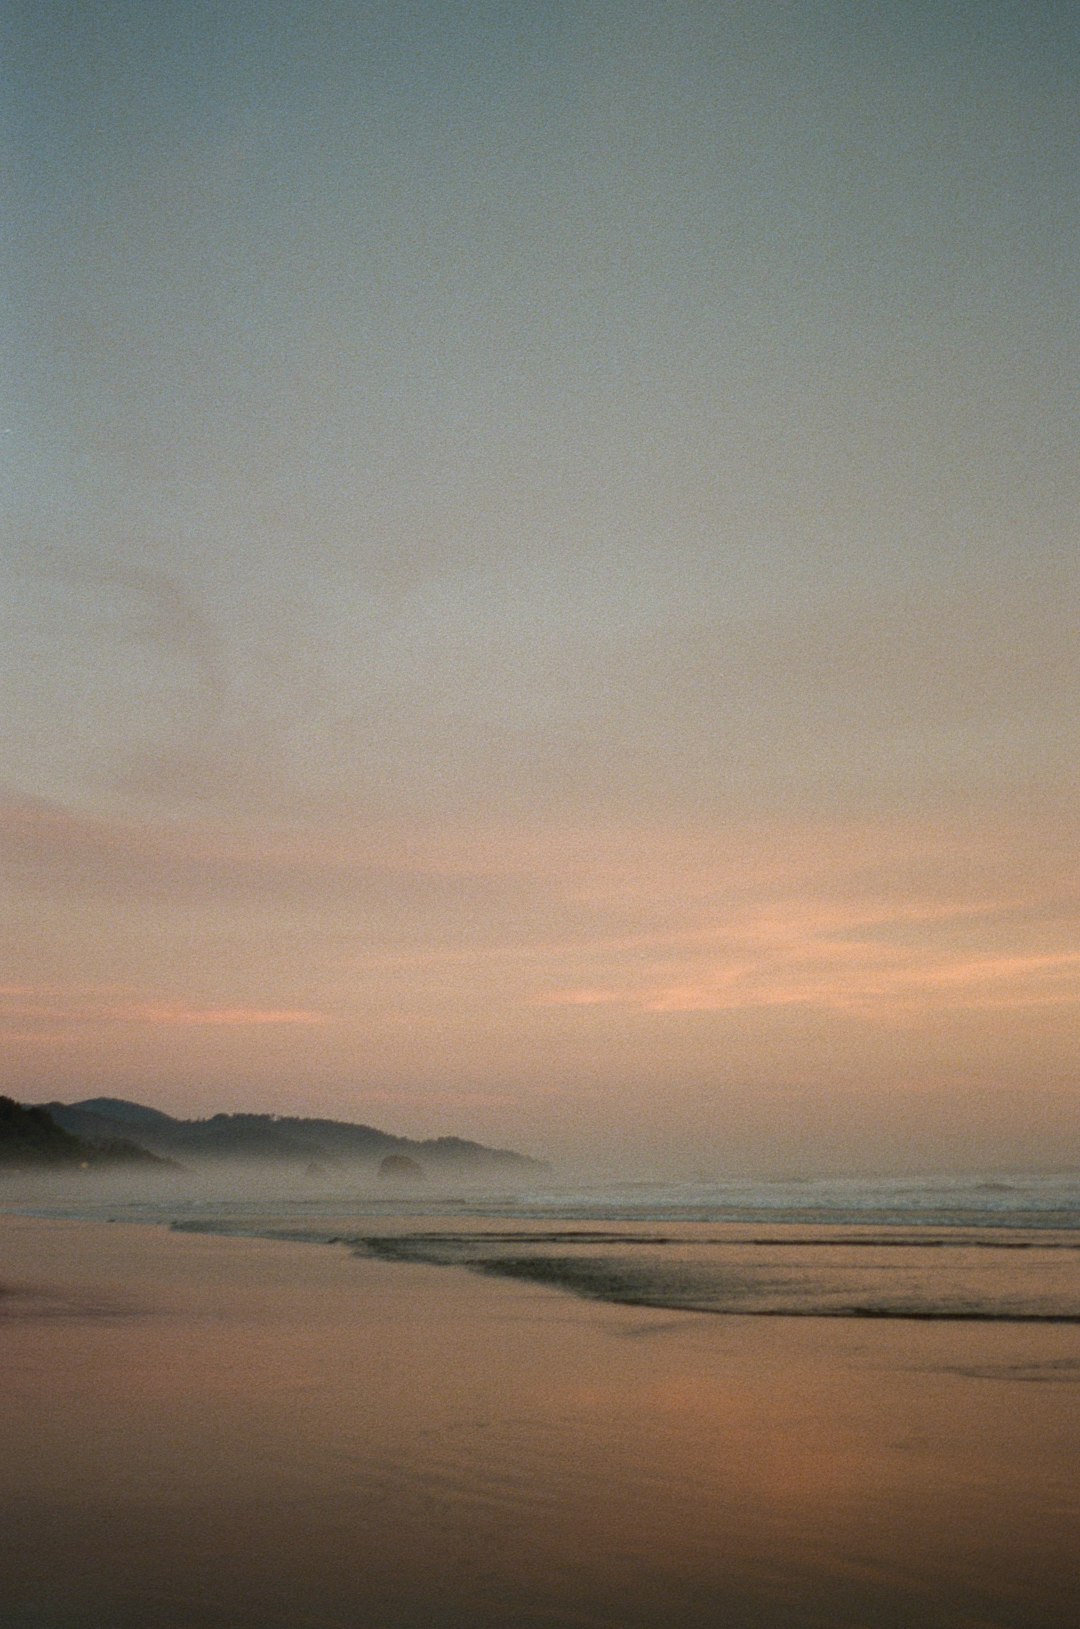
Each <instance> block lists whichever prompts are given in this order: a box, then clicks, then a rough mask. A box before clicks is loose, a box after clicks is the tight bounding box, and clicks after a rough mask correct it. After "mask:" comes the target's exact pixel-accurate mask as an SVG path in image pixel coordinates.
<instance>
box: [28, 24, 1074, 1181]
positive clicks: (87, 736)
mask: <svg viewBox="0 0 1080 1629" xmlns="http://www.w3.org/2000/svg"><path fill="white" fill-rule="evenodd" d="M0 31H2V37H0V61H2V62H3V64H4V67H3V70H2V71H3V76H4V83H3V94H2V96H0V146H2V149H3V152H4V155H5V157H4V163H3V175H2V182H0V186H2V192H0V198H2V220H3V246H2V282H0V297H2V317H0V343H2V346H3V355H2V361H0V379H2V384H0V465H2V471H3V474H2V482H3V485H2V497H0V515H2V521H3V532H2V540H0V554H2V563H0V588H2V592H0V602H2V608H0V673H2V682H3V705H2V708H0V866H2V878H3V892H4V899H5V906H4V911H3V925H2V938H0V1040H2V1051H3V1055H4V1058H5V1059H6V1063H5V1068H4V1071H3V1085H2V1086H0V1089H2V1090H4V1091H6V1092H7V1093H8V1094H9V1095H13V1096H16V1097H18V1098H20V1099H21V1100H23V1101H40V1100H46V1099H49V1098H62V1099H64V1100H66V1101H70V1100H75V1099H79V1098H85V1097H90V1096H96V1095H101V1094H109V1095H116V1096H124V1097H131V1098H135V1099H137V1100H139V1101H142V1102H145V1103H148V1104H152V1105H153V1106H155V1107H158V1108H162V1109H165V1110H167V1111H169V1112H171V1113H174V1114H182V1115H203V1114H210V1113H214V1112H218V1111H222V1110H224V1111H233V1110H241V1109H258V1110H264V1111H267V1112H273V1113H282V1114H312V1115H329V1116H333V1117H337V1118H343V1119H351V1120H360V1121H364V1122H366V1123H369V1124H374V1125H378V1126H380V1127H382V1128H384V1129H387V1130H391V1131H395V1132H399V1133H403V1134H405V1135H410V1136H434V1135H441V1134H445V1133H453V1134H457V1135H462V1136H467V1137H474V1138H477V1139H479V1140H481V1141H484V1142H489V1143H495V1144H498V1145H500V1146H511V1147H516V1148H520V1149H523V1150H525V1151H527V1152H530V1153H534V1154H537V1155H541V1156H543V1157H546V1158H549V1159H552V1160H554V1161H556V1162H557V1163H559V1162H561V1163H562V1165H563V1166H565V1167H566V1168H570V1167H571V1166H572V1167H573V1168H575V1169H588V1170H595V1171H597V1172H600V1171H606V1170H608V1169H615V1168H618V1169H625V1170H633V1171H640V1172H641V1173H642V1174H650V1173H655V1174H662V1175H682V1176H699V1175H701V1176H710V1177H711V1176H717V1177H722V1176H726V1175H732V1174H736V1175H744V1174H749V1175H753V1174H759V1173H769V1174H793V1173H794V1174H803V1173H807V1174H815V1173H819V1172H848V1171H850V1172H878V1171H920V1170H934V1171H940V1170H944V1169H965V1170H966V1169H977V1168H983V1167H986V1168H990V1167H993V1168H1000V1167H1002V1166H1005V1165H1018V1166H1024V1165H1050V1166H1060V1165H1062V1164H1069V1163H1075V1162H1077V1161H1080V1112H1078V1091H1077V1087H1078V1067H1077V1055H1078V1046H1080V934H1078V932H1077V925H1078V918H1080V909H1078V854H1080V843H1078V837H1080V831H1078V814H1077V810H1078V793H1080V784H1078V779H1080V777H1078V768H1077V765H1078V762H1080V739H1078V737H1080V649H1078V646H1080V632H1078V630H1080V593H1078V586H1080V585H1078V577H1080V570H1078V562H1080V552H1078V549H1077V516H1078V514H1080V459H1078V458H1077V455H1076V449H1077V445H1078V441H1080V436H1078V432H1080V396H1078V393H1077V390H1076V379H1077V377H1078V364H1080V356H1078V349H1080V323H1078V315H1080V163H1078V162H1077V154H1078V150H1080V73H1078V70H1080V12H1078V11H1077V8H1076V7H1075V6H1073V5H1071V4H1065V3H1055V0H1044V3H1041V4H1039V5H1031V4H1030V0H1023V3H1020V0H1018V3H1015V4H1014V3H1011V0H949V3H946V0H908V3H906V4H904V5H891V4H883V3H877V0H799V3H794V0H756V3H755V0H730V3H725V4H719V3H718V4H715V5H698V4H690V3H689V0H686V3H678V4H675V3H668V0H620V3H617V4H616V3H609V0H590V3H588V4H582V3H581V0H573V3H572V0H532V3H530V4H528V5H524V4H510V3H505V0H371V3H365V0H349V3H343V0H303V3H302V4H301V3H298V0H297V3H294V0H257V3H256V0H96V3H94V4H92V5H91V4H88V3H75V0H55V3H52V4H50V5H48V6H41V5H39V4H36V3H34V4H31V3H27V0H8V4H7V5H6V6H5V7H4V11H3V17H2V20H0Z"/></svg>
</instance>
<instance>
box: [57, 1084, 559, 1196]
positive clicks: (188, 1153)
mask: <svg viewBox="0 0 1080 1629" xmlns="http://www.w3.org/2000/svg"><path fill="white" fill-rule="evenodd" d="M44 1108H45V1109H46V1110H47V1111H48V1113H49V1114H50V1115H51V1116H52V1118H53V1120H54V1121H55V1122H56V1124H57V1125H58V1126H60V1127H62V1128H63V1129H64V1130H65V1131H67V1132H70V1133H72V1134H73V1135H74V1136H77V1137H83V1138H86V1139H87V1140H88V1141H91V1142H95V1143H101V1142H105V1141H109V1140H115V1139H116V1138H126V1139H131V1140H133V1141H135V1142H137V1143H138V1144H139V1145H140V1146H141V1147H143V1148H145V1149H148V1150H149V1151H150V1152H151V1153H154V1154H158V1155H161V1156H164V1157H166V1158H170V1159H176V1160H180V1161H183V1162H189V1161H191V1160H259V1161H265V1160H271V1161H276V1162H285V1163H288V1164H291V1165H302V1166H304V1167H305V1168H307V1167H310V1166H311V1165H312V1163H313V1162H315V1163H317V1164H318V1165H319V1166H321V1167H325V1166H329V1167H332V1166H334V1165H335V1164H345V1163H362V1164H365V1165H367V1164H378V1162H379V1161H380V1160H382V1159H384V1158H385V1157H386V1156H387V1155H388V1154H401V1155H405V1156H408V1157H410V1158H413V1159H417V1160H419V1161H420V1162H421V1163H422V1164H423V1165H424V1166H425V1167H427V1168H429V1169H433V1170H436V1171H438V1170H439V1169H440V1168H442V1169H447V1168H449V1167H454V1168H456V1169H461V1168H462V1167H466V1168H467V1169H468V1170H469V1171H470V1172H472V1173H474V1174H475V1175H477V1176H483V1175H488V1176H512V1175H516V1176H519V1177H526V1176H530V1175H533V1176H535V1175H537V1174H539V1173H540V1172H541V1171H542V1170H543V1169H544V1166H543V1165H542V1163H541V1162H540V1161H538V1160H534V1159H530V1158H528V1156H527V1155H524V1154H517V1153H514V1152H513V1151H512V1150H510V1149H503V1148H487V1147H485V1146H484V1145H483V1144H482V1143H473V1142H468V1141H466V1140H465V1139H463V1138H461V1137H436V1138H432V1139H429V1140H427V1141H415V1140H413V1139H411V1138H409V1137H395V1136H393V1135H392V1134H391V1133H390V1132H387V1131H379V1130H377V1129H376V1128H375V1127H374V1126H367V1125H359V1124H355V1123H353V1122H351V1121H348V1120H318V1119H304V1118H301V1117H298V1116H289V1115H276V1114H214V1115H211V1116H210V1117H209V1118H208V1119H204V1120H179V1119H175V1118H174V1117H173V1116H172V1115H169V1114H164V1113H162V1112H161V1110H159V1109H148V1108H145V1107H144V1106H143V1105H142V1104H140V1103H129V1102H126V1101H125V1100H123V1099H122V1098H114V1097H93V1098H88V1099H87V1100H86V1101H85V1102H80V1103H47V1104H45V1105H44Z"/></svg>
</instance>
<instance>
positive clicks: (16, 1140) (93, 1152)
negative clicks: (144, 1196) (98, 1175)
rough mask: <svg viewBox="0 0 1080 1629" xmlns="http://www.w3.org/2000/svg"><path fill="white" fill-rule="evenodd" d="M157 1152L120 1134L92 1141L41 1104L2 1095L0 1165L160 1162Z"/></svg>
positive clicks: (36, 1166)
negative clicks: (78, 1133) (149, 1151)
mask: <svg viewBox="0 0 1080 1629" xmlns="http://www.w3.org/2000/svg"><path fill="white" fill-rule="evenodd" d="M162 1163H163V1162H162V1161H161V1160H160V1159H158V1158H157V1157H156V1156H155V1155H153V1154H150V1153H148V1152H147V1151H146V1150H145V1149H143V1148H139V1147H137V1146H136V1144H135V1143H133V1142H131V1141H129V1140H127V1139H126V1138H121V1137H107V1138H104V1139H103V1140H102V1141H100V1142H90V1141H86V1140H84V1139H83V1138H82V1137H79V1136H76V1135H75V1134H74V1133H72V1132H70V1131H66V1130H65V1129H64V1127H63V1126H60V1125H58V1124H57V1123H56V1121H55V1120H54V1119H53V1117H52V1115H51V1114H50V1113H49V1112H48V1110H47V1109H44V1108H42V1107H40V1106H39V1105H33V1106H24V1105H23V1104H21V1103H16V1102H15V1101H14V1099H13V1098H10V1097H0V1166H2V1167H5V1168H9V1169H10V1168H14V1169H16V1170H27V1169H34V1170H38V1169H41V1168H42V1167H47V1166H68V1167H90V1166H93V1167H95V1168H99V1167H101V1166H105V1165H116V1164H134V1165H161V1164H162Z"/></svg>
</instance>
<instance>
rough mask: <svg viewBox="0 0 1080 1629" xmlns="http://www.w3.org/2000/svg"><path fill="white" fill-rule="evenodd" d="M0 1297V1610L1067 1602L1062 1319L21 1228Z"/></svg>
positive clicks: (151, 1624) (246, 1619)
mask: <svg viewBox="0 0 1080 1629" xmlns="http://www.w3.org/2000/svg"><path fill="white" fill-rule="evenodd" d="M1016 1255H1017V1261H1018V1262H1019V1261H1020V1260H1021V1259H1022V1252H1017V1253H1016ZM0 1286H2V1287H3V1288H2V1293H0V1352H2V1355H3V1373H4V1386H3V1389H2V1403H0V1432H2V1438H0V1440H2V1441H3V1443H4V1453H3V1455H2V1456H0V1534H2V1538H0V1545H2V1551H0V1619H2V1621H3V1623H4V1624H5V1629H100V1626H102V1625H105V1624H107V1625H109V1626H110V1629H359V1626H366V1625H371V1626H373V1629H376V1626H377V1629H413V1626H416V1629H419V1626H420V1625H425V1626H431V1629H459V1626H460V1629H465V1626H472V1629H513V1626H517V1625H521V1626H526V1625H528V1626H534V1629H549V1626H550V1629H555V1626H557V1625H558V1626H562V1625H565V1626H581V1629H661V1626H666V1625H669V1624H675V1623H679V1624H683V1625H690V1626H700V1629H706V1626H708V1629H714V1626H716V1625H721V1624H723V1625H731V1626H732V1629H857V1626H868V1625H873V1626H874V1629H908V1626H911V1625H914V1624H919V1625H925V1626H928V1629H1063V1626H1064V1625H1065V1624H1066V1623H1067V1622H1069V1621H1070V1619H1071V1613H1072V1611H1073V1609H1074V1607H1075V1598H1074V1597H1075V1535H1076V1532H1077V1530H1078V1518H1080V1498H1078V1495H1077V1491H1076V1485H1075V1466H1076V1464H1077V1462H1078V1455H1080V1421H1078V1411H1077V1408H1076V1400H1077V1390H1076V1387H1077V1383H1078V1380H1080V1328H1078V1326H1077V1325H1076V1324H1075V1323H1069V1322H1059V1323H1052V1322H1027V1323H1025V1322H1010V1321H1004V1322H993V1323H986V1322H978V1321H965V1320H963V1319H961V1320H957V1321H948V1320H946V1321H933V1320H931V1321H928V1320H921V1321H920V1320H919V1319H917V1318H908V1317H901V1318H893V1317H888V1318H881V1319H878V1318H873V1319H856V1318H833V1317H816V1316H815V1317H785V1316H780V1317H774V1316H769V1317H754V1316H737V1315H736V1316H726V1317H715V1316H710V1315H708V1314H707V1313H701V1312H696V1311H693V1310H675V1311H673V1310H671V1309H670V1308H663V1307H647V1306H637V1305H617V1304H613V1303H611V1302H610V1301H605V1300H597V1299H595V1298H592V1299H590V1298H587V1297H583V1296H580V1295H570V1294H566V1293H564V1291H563V1290H561V1289H560V1288H558V1287H556V1286H554V1285H552V1284H550V1283H543V1282H534V1281H531V1280H530V1279H529V1278H527V1277H516V1278H515V1277H506V1276H499V1275H495V1274H491V1273H488V1272H479V1273H478V1272H468V1271H465V1270H462V1268H461V1267H460V1266H453V1267H450V1268H449V1269H448V1268H447V1267H446V1266H440V1265H434V1264H431V1263H428V1262H418V1261H408V1260H406V1261H402V1260H394V1261H385V1260H378V1259H373V1258H371V1257H370V1256H368V1257H366V1258H365V1257H360V1256H358V1255H357V1254H356V1253H355V1251H354V1250H353V1249H350V1248H347V1247H346V1246H345V1245H327V1244H316V1243H303V1242H295V1241H288V1240H281V1239H267V1238H249V1237H240V1236H232V1237H223V1236H217V1235H215V1234H213V1233H209V1232H207V1233H201V1232H177V1231H171V1230H169V1229H167V1228H165V1227H160V1226H137V1225H132V1224H130V1223H128V1222H126V1221H120V1222H116V1223H107V1222H101V1221H89V1222H88V1221H69V1220H48V1219H40V1218H37V1217H30V1216H21V1215H8V1216H3V1217H0Z"/></svg>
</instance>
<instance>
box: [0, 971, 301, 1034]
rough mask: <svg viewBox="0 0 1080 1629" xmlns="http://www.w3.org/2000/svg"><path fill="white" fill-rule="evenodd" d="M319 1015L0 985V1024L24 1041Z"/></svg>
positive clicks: (109, 991) (109, 989)
mask: <svg viewBox="0 0 1080 1629" xmlns="http://www.w3.org/2000/svg"><path fill="white" fill-rule="evenodd" d="M326 1022H328V1017H327V1015H326V1014H325V1013H321V1012H315V1011H312V1010H310V1009H307V1008H302V1007H243V1006H201V1005H197V1004H196V1003H194V1002H187V1001H157V1000H153V999H148V998H145V997H142V996H140V995H138V994H136V993H134V992H125V991H123V990H119V989H117V987H116V986H111V985H105V986H101V987H100V988H97V989H95V988H93V987H89V988H83V989H74V990H72V989H64V988H62V987H60V986H58V985H46V984H42V985H32V984H7V985H2V986H0V1023H3V1024H5V1025H6V1026H8V1027H9V1028H14V1027H19V1026H21V1025H22V1024H24V1023H25V1024H26V1025H28V1026H29V1028H28V1029H27V1030H26V1031H25V1032H22V1031H21V1030H20V1034H22V1033H25V1035H26V1037H27V1038H29V1037H30V1035H31V1033H32V1032H33V1031H34V1029H35V1028H36V1027H37V1026H40V1025H42V1024H48V1025H50V1026H54V1031H53V1032H55V1029H56V1028H59V1029H67V1030H82V1029H85V1028H86V1027H87V1026H101V1025H116V1024H120V1025H124V1024H135V1025H148V1026H150V1027H152V1028H155V1029H159V1028H173V1027H184V1028H187V1027H190V1026H193V1025H195V1026H198V1025H223V1026H226V1027H229V1028H245V1027H248V1026H252V1025H265V1024H323V1023H326Z"/></svg>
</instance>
